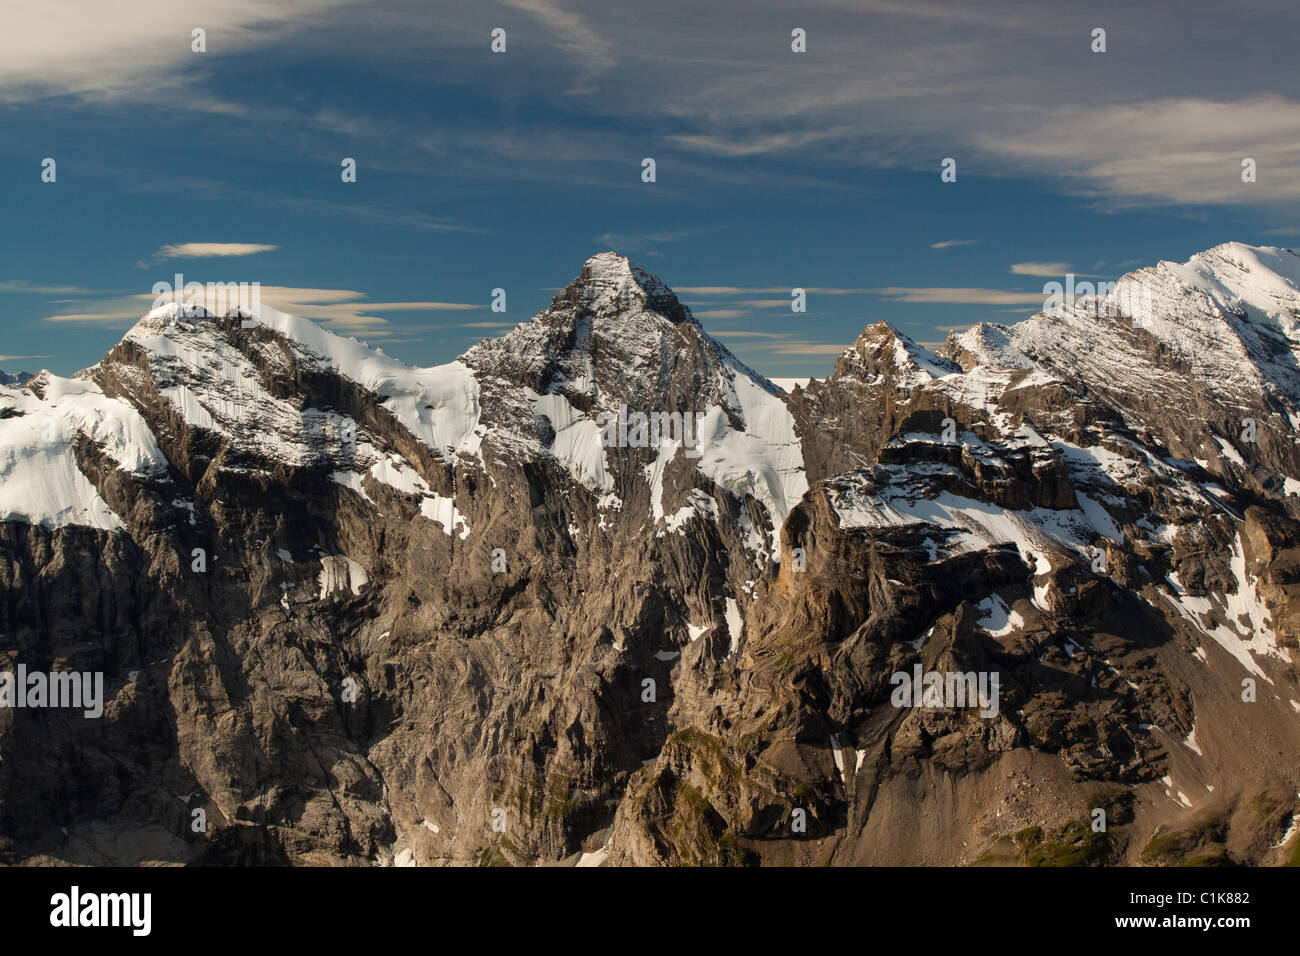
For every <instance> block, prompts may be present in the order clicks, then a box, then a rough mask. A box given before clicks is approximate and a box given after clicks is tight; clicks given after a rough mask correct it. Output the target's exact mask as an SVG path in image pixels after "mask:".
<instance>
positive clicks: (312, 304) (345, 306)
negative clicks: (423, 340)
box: [44, 285, 484, 338]
mask: <svg viewBox="0 0 1300 956" xmlns="http://www.w3.org/2000/svg"><path fill="white" fill-rule="evenodd" d="M253 295H256V296H257V302H258V303H264V304H266V305H269V306H271V307H273V308H276V309H279V310H280V311H282V312H288V313H290V314H292V315H298V316H301V317H303V318H306V319H312V320H314V321H317V322H320V323H321V324H322V325H323V326H325V327H326V328H328V329H330V330H331V331H335V332H363V333H365V334H366V335H368V336H370V337H373V338H383V337H386V336H388V335H391V334H392V332H390V331H389V330H387V329H386V328H385V327H386V326H388V325H389V324H390V320H389V318H387V317H386V315H384V314H381V313H388V314H392V313H408V312H435V313H436V312H470V311H474V310H477V309H482V308H484V306H482V305H478V304H475V303H472V302H436V301H413V302H370V301H367V296H366V293H364V292H358V291H356V290H353V289H317V288H308V287H300V286H279V285H259V286H257V287H254V286H252V285H248V286H246V287H243V288H240V289H238V290H235V289H229V288H216V287H208V286H206V285H205V286H204V290H203V294H202V295H199V294H198V293H197V292H196V293H194V294H191V295H190V296H187V297H186V299H185V301H186V302H188V303H192V304H196V305H202V306H203V307H204V308H206V309H208V310H209V311H210V312H214V313H222V312H225V311H227V310H229V309H232V308H235V307H237V306H247V305H251V304H253V303H250V302H247V301H244V300H243V299H244V297H251V296H253ZM155 298H156V296H154V295H153V294H152V293H138V294H134V295H129V296H118V297H112V298H108V299H100V300H98V301H93V300H92V301H87V302H86V308H84V309H83V310H80V311H76V312H62V313H58V314H55V315H48V316H45V319H44V320H45V321H46V322H59V323H72V324H87V325H108V326H115V325H132V324H134V323H135V322H136V321H137V320H139V318H140V317H141V316H142V315H143V314H144V313H145V312H147V311H149V309H150V308H152V306H153V303H154V300H155Z"/></svg>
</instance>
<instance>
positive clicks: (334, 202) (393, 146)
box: [0, 0, 1300, 377]
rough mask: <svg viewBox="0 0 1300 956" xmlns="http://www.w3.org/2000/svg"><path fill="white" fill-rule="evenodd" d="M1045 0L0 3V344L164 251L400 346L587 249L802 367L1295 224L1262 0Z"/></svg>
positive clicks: (1285, 82) (96, 302) (1011, 314)
mask: <svg viewBox="0 0 1300 956" xmlns="http://www.w3.org/2000/svg"><path fill="white" fill-rule="evenodd" d="M109 6H111V7H112V9H105V8H106V7H109ZM1054 6H1055V5H1047V4H1041V3H1038V4H1033V3H1008V2H999V3H993V2H990V3H983V4H966V5H961V6H960V7H957V6H956V5H952V4H943V3H929V2H925V0H915V2H870V0H855V2H825V0H820V2H818V0H814V2H808V3H800V4H789V3H786V4H776V3H766V2H763V0H746V2H743V3H741V2H714V3H702V2H698V0H692V2H677V0H664V2H661V3H656V4H654V5H648V4H644V3H637V4H633V3H628V2H617V3H608V2H585V0H509V2H481V3H474V4H445V3H429V2H422V3H401V2H387V0H380V2H377V3H344V2H301V0H256V2H254V0H217V2H204V3H185V2H175V0H173V2H162V0H136V2H132V3H129V4H125V5H105V4H102V3H99V2H90V0H67V2H65V3H61V4H59V5H58V7H57V11H56V12H52V11H51V10H50V9H49V5H47V4H37V3H16V4H10V5H8V7H12V10H13V12H12V13H9V12H8V8H7V13H6V16H7V23H6V26H7V29H6V32H5V34H4V36H3V38H0V168H2V169H3V170H4V175H3V177H2V178H0V202H2V203H3V209H4V212H5V227H4V229H3V231H2V236H3V238H0V262H2V263H3V266H2V267H0V369H4V370H8V371H17V370H19V369H36V368H41V367H46V368H50V369H52V370H54V371H56V372H60V373H63V374H67V373H70V372H72V371H74V370H76V369H78V368H81V367H84V366H86V365H90V364H93V363H94V362H96V361H98V360H99V358H100V357H102V355H103V354H104V353H105V352H106V351H107V350H108V349H109V348H111V347H112V346H113V345H114V344H115V343H116V342H117V341H118V340H119V339H120V338H121V336H122V334H123V332H124V331H125V330H126V329H127V328H129V326H130V325H131V324H132V322H133V320H134V319H135V318H136V317H138V316H139V315H140V314H142V313H143V312H144V311H146V310H147V308H148V305H149V302H148V298H149V295H148V293H149V292H150V290H151V288H152V286H153V284H154V283H155V282H158V281H169V280H170V279H171V277H172V276H173V274H174V273H177V272H180V273H183V274H184V276H185V277H186V279H187V280H194V281H202V282H207V281H219V282H228V281H247V282H253V281H256V282H260V283H261V285H262V288H263V297H264V298H265V299H266V300H267V301H270V302H271V303H272V304H274V305H277V306H279V307H281V308H286V309H287V310H288V311H297V312H300V313H302V314H306V315H308V316H310V317H312V318H315V319H317V320H318V321H321V322H322V323H324V324H326V325H327V326H328V327H330V328H331V329H333V330H334V331H337V332H341V333H343V334H348V335H356V336H358V337H359V338H363V339H366V340H368V341H370V342H371V343H372V344H375V345H379V346H382V347H383V348H384V349H385V350H386V351H388V352H389V353H390V354H392V355H396V356H399V357H401V358H403V359H405V360H407V361H410V362H413V363H417V364H433V363H436V362H443V361H448V360H450V359H452V358H454V357H455V356H456V355H457V354H459V353H460V352H462V351H463V350H464V349H465V348H467V347H468V346H469V345H471V344H473V342H475V341H477V340H478V339H479V338H481V337H483V336H485V335H491V334H497V333H498V332H499V331H501V329H500V328H499V327H500V326H509V325H512V324H513V323H515V322H518V321H523V320H526V319H528V318H529V317H531V316H532V315H533V314H534V313H535V312H537V311H538V310H540V309H541V308H544V307H545V305H546V304H547V302H548V301H549V299H550V296H551V294H552V292H553V290H554V289H555V288H557V287H561V286H563V285H565V284H566V283H567V282H569V281H570V280H571V279H572V278H573V277H574V276H575V275H576V274H577V272H578V271H579V269H580V268H581V265H582V263H583V261H584V260H585V259H586V258H587V257H588V256H590V255H592V254H593V253H595V252H599V251H604V250H607V249H613V250H615V251H618V252H622V253H624V254H625V255H628V256H629V257H631V258H632V259H633V261H635V262H637V263H638V264H639V265H641V266H642V267H644V268H646V269H647V270H649V271H651V272H654V273H656V274H658V275H660V276H661V277H662V278H663V279H664V280H665V281H666V282H667V283H668V284H669V285H670V286H672V287H674V288H675V289H677V290H678V293H679V295H680V297H681V298H682V299H683V301H685V302H686V303H687V304H688V305H690V306H691V308H692V310H693V311H694V312H695V313H696V315H697V316H698V317H699V318H700V320H701V321H702V322H703V323H704V325H705V327H706V328H707V329H709V330H710V331H711V332H713V333H714V334H716V335H718V336H719V337H720V338H721V339H722V340H723V341H724V342H726V344H727V345H728V346H729V347H730V348H731V349H732V350H733V351H735V352H736V353H737V354H738V355H739V356H740V357H741V358H743V359H744V360H745V361H747V362H748V363H749V364H751V365H752V366H754V367H755V368H757V369H759V370H760V371H763V372H765V373H766V374H768V375H771V376H776V377H780V376H802V375H822V374H825V373H826V372H828V371H829V370H830V367H831V365H832V363H833V360H834V355H835V354H836V353H837V352H838V351H839V350H840V349H841V348H843V347H844V346H845V345H847V344H848V343H851V342H852V341H853V339H854V338H855V337H856V335H857V333H858V332H859V331H861V329H862V328H863V327H864V326H865V325H867V324H870V323H871V322H875V321H878V320H881V319H885V320H888V321H889V322H890V323H891V324H893V325H894V326H895V327H897V328H899V329H900V330H902V331H904V332H905V333H907V334H909V335H911V336H912V337H914V338H916V339H918V340H920V341H924V342H936V341H940V340H942V339H943V338H944V336H945V335H946V334H947V331H948V330H949V329H952V328H961V327H965V326H967V325H969V324H971V323H973V322H977V321H998V322H1011V321H1014V320H1016V318H1018V317H1019V316H1022V315H1026V314H1029V313H1031V312H1032V311H1034V310H1035V308H1036V306H1035V302H1039V303H1041V299H1042V288H1043V284H1044V283H1045V282H1048V281H1051V280H1052V279H1060V278H1061V273H1062V272H1063V271H1065V270H1067V269H1068V270H1071V271H1073V272H1075V273H1076V274H1079V275H1095V276H1099V277H1102V278H1106V279H1113V278H1115V277H1117V276H1118V275H1120V274H1122V273H1123V272H1126V271H1129V270H1130V269H1133V268H1136V267H1138V266H1142V265H1149V264H1154V263H1155V262H1156V261H1158V260H1160V259H1177V260H1182V259H1185V258H1187V256H1189V255H1190V254H1192V253H1194V252H1197V251H1199V250H1201V249H1204V248H1208V247H1209V246H1212V245H1215V244H1217V243H1219V242H1223V241H1227V240H1239V241H1244V242H1250V243H1255V244H1274V245H1300V217H1298V216H1297V211H1298V208H1300V93H1297V87H1298V85H1300V77H1298V75H1297V74H1298V72H1300V71H1298V68H1297V66H1296V60H1295V57H1294V41H1295V38H1296V36H1297V35H1300V30H1297V21H1298V19H1300V13H1297V11H1296V9H1295V7H1294V4H1292V3H1280V2H1279V3H1272V2H1269V3H1237V4H1233V5H1225V4H1222V3H1214V4H1209V3H1199V2H1182V3H1124V4H1121V3H1100V4H1088V5H1071V6H1068V7H1067V6H1065V5H1061V7H1060V9H1059V10H1052V9H1051V8H1052V7H1054ZM652 7H653V11H652ZM196 27H202V28H203V29H204V30H206V33H207V36H206V45H207V51H206V52H203V53H195V52H192V50H191V31H192V30H193V29H194V28H196ZM496 27H500V28H503V29H505V30H506V38H507V49H506V52H505V53H504V54H493V53H492V52H491V51H490V49H489V44H490V33H491V31H492V30H493V29H494V28H496ZM796 27H800V28H803V29H804V30H806V31H807V52H806V53H799V54H796V53H794V52H792V51H791V49H790V42H791V40H790V32H791V30H792V29H794V28H796ZM1095 27H1102V28H1104V29H1105V30H1106V44H1107V50H1106V52H1105V53H1093V52H1092V50H1091V45H1092V31H1093V29H1094V28H1095ZM45 157H51V158H53V159H54V160H55V161H56V163H57V167H56V170H57V180H56V182H54V183H45V182H42V181H41V162H42V160H43V159H44V158H45ZM344 157H353V158H355V159H356V161H357V164H358V175H357V182H355V183H343V182H342V181H341V178H340V161H341V160H342V159H343V158H344ZM644 157H653V158H654V159H655V161H656V166H657V170H656V172H657V182H655V183H652V184H647V183H643V182H642V181H641V161H642V159H643V158H644ZM944 157H953V158H954V159H956V161H957V181H956V182H954V183H944V182H941V180H940V175H939V167H940V162H941V160H942V159H943V158H944ZM1244 157H1251V158H1254V159H1255V160H1256V162H1257V168H1258V179H1257V181H1256V182H1254V183H1243V182H1241V160H1242V158H1244ZM267 247H270V248H267ZM216 252H220V253H225V254H222V255H215V254H214V253H216ZM796 286H797V287H802V288H806V289H808V290H809V295H808V312H807V314H805V315H794V314H792V313H791V312H790V309H789V306H788V305H787V304H786V303H788V301H789V289H791V288H793V287H796ZM497 287H501V288H504V289H506V291H507V306H508V311H507V312H506V313H505V314H504V315H502V314H498V313H493V312H491V311H490V310H489V308H488V305H489V301H490V297H491V291H492V289H494V288H497ZM774 290H775V291H774Z"/></svg>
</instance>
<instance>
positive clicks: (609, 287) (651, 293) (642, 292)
mask: <svg viewBox="0 0 1300 956" xmlns="http://www.w3.org/2000/svg"><path fill="white" fill-rule="evenodd" d="M565 305H568V306H574V307H578V308H581V309H584V310H586V311H589V312H592V313H597V314H600V313H610V312H615V313H620V312H633V311H641V310H644V311H649V312H656V313H658V314H659V315H662V316H663V317H664V318H666V319H668V320H669V321H671V322H689V323H692V324H694V323H695V319H694V317H693V316H692V315H691V313H690V310H689V309H687V308H686V307H685V306H684V305H682V304H681V302H680V301H678V299H677V296H676V295H674V294H673V291H672V289H670V288H668V286H667V285H666V284H665V283H664V281H663V280H662V279H660V278H659V277H658V276H656V275H652V274H651V273H649V272H646V271H645V270H644V269H642V268H641V267H640V266H638V265H636V264H635V263H633V262H632V261H631V260H630V259H628V258H627V256H623V255H619V254H618V253H617V252H601V253H597V254H596V255H594V256H592V257H591V258H590V259H588V260H587V261H586V262H585V263H584V264H583V266H582V272H581V274H580V275H579V276H578V278H576V279H574V280H573V281H572V282H571V283H569V285H568V286H567V287H566V288H565V289H564V290H563V291H562V292H560V293H558V294H557V295H556V296H555V298H554V299H552V300H551V307H552V308H558V307H562V306H565Z"/></svg>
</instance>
